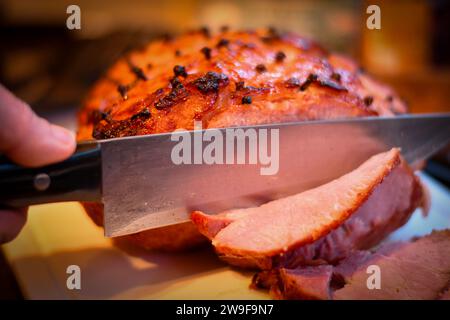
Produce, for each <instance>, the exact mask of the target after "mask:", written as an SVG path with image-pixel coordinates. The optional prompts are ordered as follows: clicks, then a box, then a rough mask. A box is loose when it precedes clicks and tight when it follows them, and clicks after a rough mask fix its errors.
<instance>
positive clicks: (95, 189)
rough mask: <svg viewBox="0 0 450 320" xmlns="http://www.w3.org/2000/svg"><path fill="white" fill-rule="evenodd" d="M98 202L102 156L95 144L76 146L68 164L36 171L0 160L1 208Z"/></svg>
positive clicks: (97, 145)
mask: <svg viewBox="0 0 450 320" xmlns="http://www.w3.org/2000/svg"><path fill="white" fill-rule="evenodd" d="M100 199H101V152H100V145H99V144H98V143H97V142H95V141H92V142H85V143H81V144H78V145H77V150H76V151H75V153H74V154H73V155H72V156H71V157H70V158H68V159H67V160H64V161H62V162H59V163H55V164H51V165H48V166H44V167H39V168H25V167H21V166H18V165H16V164H14V163H13V162H11V161H10V160H8V159H7V158H6V157H4V156H0V207H1V206H6V207H13V208H17V207H24V206H28V205H32V204H40V203H49V202H60V201H99V200H100Z"/></svg>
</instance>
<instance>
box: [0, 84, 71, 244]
mask: <svg viewBox="0 0 450 320" xmlns="http://www.w3.org/2000/svg"><path fill="white" fill-rule="evenodd" d="M75 147H76V143H75V138H74V135H73V134H72V133H71V132H70V131H69V130H67V129H64V128H62V127H60V126H57V125H54V124H51V123H49V122H48V121H47V120H45V119H43V118H41V117H39V116H37V115H36V114H35V113H34V112H33V111H32V110H31V108H30V107H29V106H28V105H27V104H26V103H25V102H23V101H21V100H19V99H18V98H17V97H15V96H14V95H13V94H12V93H11V92H9V91H8V90H7V89H5V88H4V87H3V86H2V85H0V153H1V154H3V155H6V156H7V157H8V158H9V159H11V160H12V161H14V162H16V163H17V164H19V165H22V166H26V167H37V166H42V165H46V164H50V163H54V162H58V161H62V160H64V159H66V158H68V157H69V156H70V155H71V154H72V153H73V152H74V151H75ZM26 212H27V208H21V209H18V210H17V209H14V210H13V209H9V208H2V207H1V206H0V244H2V243H5V242H8V241H11V240H12V239H14V238H15V237H16V236H17V234H18V233H19V232H20V230H22V227H23V226H24V224H25V221H26V218H27V214H26Z"/></svg>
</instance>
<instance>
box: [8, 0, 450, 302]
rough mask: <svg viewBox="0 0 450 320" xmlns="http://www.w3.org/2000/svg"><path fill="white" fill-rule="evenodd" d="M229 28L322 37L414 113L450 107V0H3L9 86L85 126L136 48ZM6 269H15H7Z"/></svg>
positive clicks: (40, 107) (446, 156)
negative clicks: (84, 118)
mask: <svg viewBox="0 0 450 320" xmlns="http://www.w3.org/2000/svg"><path fill="white" fill-rule="evenodd" d="M71 4H77V5H78V6H79V7H80V8H81V30H68V29H67V27H66V19H67V17H68V14H67V13H66V9H67V7H68V6H69V5H71ZM371 4H377V5H378V6H380V8H381V30H369V29H367V28H366V19H367V17H368V14H367V13H366V8H367V7H368V6H369V5H371ZM223 25H228V26H230V27H231V28H258V27H266V26H274V27H277V28H279V29H285V30H290V31H295V32H297V33H300V34H303V35H306V36H308V37H312V38H314V39H316V40H318V41H319V42H321V43H322V44H323V45H324V46H325V47H326V48H328V49H330V50H334V51H339V52H342V53H346V54H348V55H350V56H352V57H353V58H355V59H356V60H357V61H359V62H360V64H361V66H362V67H363V68H364V69H365V70H366V71H368V72H369V73H372V74H374V75H375V76H377V77H378V78H380V79H382V80H384V81H385V82H387V83H389V84H391V85H392V86H393V87H394V88H396V90H397V91H398V92H399V94H400V95H401V96H402V97H403V98H404V99H405V100H406V101H407V102H408V103H409V105H410V109H411V111H412V112H415V113H423V112H448V111H450V1H445V0H396V1H388V0H386V1H357V0H343V1H331V0H320V1H318V0H314V1H313V0H302V1H299V0H298V1H294V0H287V1H280V0H227V1H225V0H217V1H216V0H185V1H175V0H165V1H161V0H159V1H150V0H147V1H145V0H116V1H102V0H79V1H64V0H58V1H55V0H39V1H35V0H21V1H17V0H0V35H1V41H0V47H1V48H0V82H1V83H3V84H4V85H5V86H6V87H8V88H9V89H10V90H12V91H13V92H14V93H15V94H16V95H18V96H19V97H21V98H22V99H23V100H25V101H27V102H28V103H29V104H30V105H32V107H33V108H34V109H35V111H36V112H37V113H39V114H41V115H42V116H44V117H47V118H49V119H50V120H51V121H53V122H56V123H59V124H62V125H64V126H66V127H69V128H72V129H74V130H76V123H75V114H76V112H77V108H78V106H79V105H80V102H81V101H82V99H83V97H84V96H85V94H86V92H87V90H88V88H89V87H90V86H91V85H92V83H93V82H94V81H95V80H96V79H97V78H98V77H99V76H100V75H101V74H102V72H104V70H105V69H106V68H107V67H108V66H109V65H111V64H112V63H113V62H114V60H116V59H117V58H118V57H119V56H120V55H121V54H123V53H124V52H125V51H126V50H129V49H130V48H133V47H135V46H138V45H139V44H142V43H143V42H146V41H149V40H151V39H152V38H155V37H159V36H161V35H163V34H177V33H181V32H183V31H186V30H188V29H193V28H198V27H200V26H209V27H211V28H212V29H215V28H219V27H221V26H223ZM442 162H444V163H445V162H450V152H444V153H442V154H441V155H440V157H438V161H437V162H435V163H434V164H433V165H434V166H435V167H434V168H433V167H431V168H430V167H428V170H431V171H433V170H438V171H439V170H441V171H440V173H439V174H438V175H440V179H441V180H442V181H447V183H448V181H450V174H449V171H448V170H447V171H442V168H441V167H439V166H440V164H439V163H442ZM433 165H432V166H433ZM0 260H1V259H0ZM0 270H2V271H0V272H3V273H7V272H8V271H7V269H6V268H3V267H2V266H1V263H0ZM8 278H12V277H8V276H6V277H0V280H1V279H8ZM15 288H16V285H15V283H14V282H13V281H11V282H9V281H6V280H1V281H0V297H1V294H2V293H5V294H8V295H13V296H14V292H16V294H17V295H18V296H20V292H18V291H15V290H16V289H15Z"/></svg>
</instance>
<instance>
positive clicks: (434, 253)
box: [254, 230, 450, 300]
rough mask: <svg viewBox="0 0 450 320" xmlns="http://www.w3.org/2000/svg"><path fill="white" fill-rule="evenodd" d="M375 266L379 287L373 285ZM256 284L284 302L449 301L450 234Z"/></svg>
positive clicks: (281, 273) (280, 273) (274, 274)
mask: <svg viewBox="0 0 450 320" xmlns="http://www.w3.org/2000/svg"><path fill="white" fill-rule="evenodd" d="M374 266H375V267H376V268H377V269H378V271H379V273H378V276H379V282H378V285H377V287H373V286H368V285H367V283H368V282H371V281H368V278H369V276H371V275H372V274H373V273H372V272H373V271H370V270H369V269H370V268H373V267H374ZM368 270H369V271H370V272H368ZM371 270H373V269H371ZM378 271H377V272H378ZM369 280H370V279H369ZM254 282H255V284H256V285H257V286H259V287H261V286H262V287H266V288H270V291H271V294H272V296H273V297H275V298H279V299H337V300H357V299H364V300H368V299H371V300H373V299H376V300H403V299H407V300H434V299H447V300H448V299H449V290H448V288H449V285H450V230H443V231H435V232H433V233H431V234H430V235H428V236H425V237H422V238H419V239H416V240H415V241H412V242H409V243H388V244H385V245H382V246H381V247H380V248H378V249H377V250H376V251H374V252H369V251H355V252H353V253H352V254H351V255H350V256H348V257H347V258H346V259H344V260H342V261H341V262H340V263H339V264H338V265H337V266H331V265H320V266H315V267H313V266H302V267H298V268H297V269H285V268H280V269H277V270H272V271H271V272H270V273H265V274H261V275H258V276H256V277H255V278H254Z"/></svg>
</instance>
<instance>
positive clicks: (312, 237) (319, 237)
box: [192, 149, 422, 270]
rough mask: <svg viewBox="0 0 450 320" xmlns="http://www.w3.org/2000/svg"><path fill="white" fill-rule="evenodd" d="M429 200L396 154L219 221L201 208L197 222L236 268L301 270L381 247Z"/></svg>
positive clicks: (220, 217)
mask: <svg viewBox="0 0 450 320" xmlns="http://www.w3.org/2000/svg"><path fill="white" fill-rule="evenodd" d="M421 199H422V191H421V187H420V183H419V182H418V180H417V178H416V177H415V176H414V174H413V173H412V172H411V170H410V169H409V168H408V167H407V166H406V164H404V163H402V160H401V157H400V153H399V150H398V149H392V150H390V151H388V152H385V153H381V154H378V155H376V156H373V157H372V158H370V159H369V160H367V161H366V162H365V163H364V164H362V165H361V166H360V167H359V168H357V169H356V170H354V171H352V172H350V173H348V174H347V175H344V176H342V177H341V178H339V179H337V180H334V181H332V182H330V183H327V184H325V185H323V186H320V187H318V188H315V189H312V190H309V191H306V192H303V193H300V194H297V195H294V196H290V197H286V198H283V199H279V200H275V201H272V202H269V203H266V204H264V205H262V206H260V207H257V208H249V209H239V210H230V211H227V212H224V213H222V214H219V215H215V216H214V215H207V214H204V213H202V212H199V211H195V212H193V213H192V221H193V222H194V224H195V225H196V226H197V227H198V229H199V231H200V232H201V233H203V234H204V235H205V236H207V237H208V238H210V239H211V240H212V244H213V245H214V247H215V249H216V251H217V253H218V254H219V256H220V257H221V258H222V259H224V260H226V261H227V262H229V263H230V264H233V265H237V266H241V267H251V268H259V269H263V270H268V269H271V268H272V267H274V266H285V267H290V268H293V267H295V266H297V265H304V264H309V263H310V262H311V261H312V260H318V259H319V260H325V261H329V262H335V261H337V260H339V259H342V258H344V257H345V256H346V255H347V254H348V252H350V251H351V250H354V249H365V248H369V247H371V246H373V245H374V244H376V243H378V242H379V241H381V240H382V239H383V238H384V237H385V236H386V235H387V234H389V233H390V232H392V231H393V230H395V229H396V228H398V227H399V226H401V225H403V224H404V223H405V222H406V221H407V220H408V218H409V216H410V214H411V213H412V212H413V210H414V209H415V208H416V207H417V206H418V205H420V204H421V201H422V200H421Z"/></svg>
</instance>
